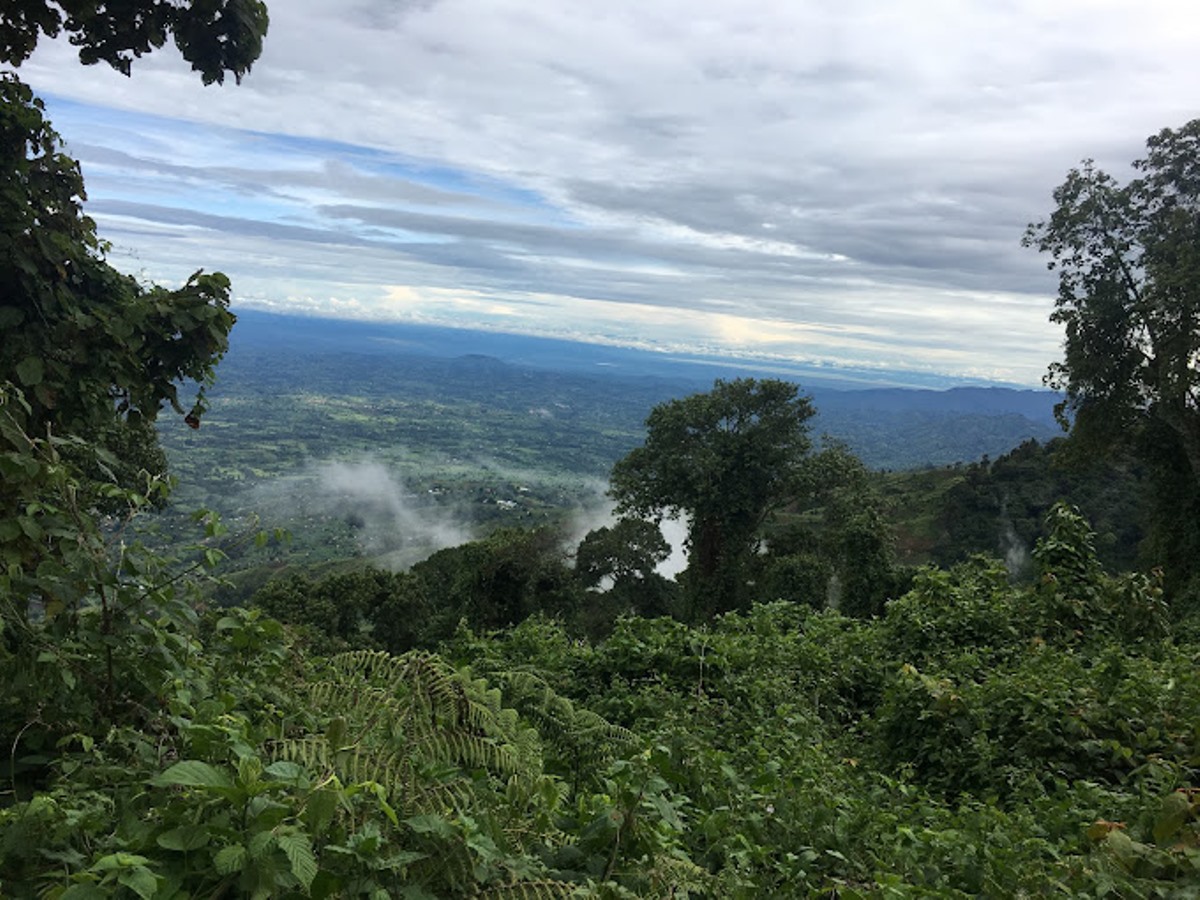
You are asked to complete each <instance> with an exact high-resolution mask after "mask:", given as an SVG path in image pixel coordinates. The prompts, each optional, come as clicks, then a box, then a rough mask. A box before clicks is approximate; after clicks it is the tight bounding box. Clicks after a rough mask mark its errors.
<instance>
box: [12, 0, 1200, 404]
mask: <svg viewBox="0 0 1200 900" xmlns="http://www.w3.org/2000/svg"><path fill="white" fill-rule="evenodd" d="M271 15H272V25H271V33H270V35H269V36H268V39H267V45H266V52H265V53H264V56H263V58H262V59H261V60H260V61H259V63H258V64H257V65H256V66H255V69H254V71H253V73H252V74H251V76H250V77H249V78H248V79H246V81H245V82H244V83H243V85H242V86H241V87H237V88H234V87H232V86H230V87H226V88H224V89H220V90H217V89H206V88H203V87H201V86H200V84H199V80H198V79H197V78H196V77H195V76H194V75H193V73H191V72H189V71H187V68H186V66H184V65H183V64H182V63H181V62H180V61H179V60H178V59H176V58H174V57H173V54H172V51H163V52H161V53H158V54H155V55H152V56H151V57H148V58H146V59H144V60H142V61H140V62H139V63H137V64H136V65H135V67H134V76H133V78H132V79H124V78H122V77H121V76H119V75H117V74H115V73H111V72H108V71H106V70H105V69H103V68H101V67H94V68H84V67H82V66H80V65H78V64H77V63H75V62H73V54H72V52H71V48H70V47H68V46H66V45H65V44H63V43H61V42H60V43H57V44H48V45H45V46H43V47H41V48H39V50H38V52H37V54H36V55H35V57H34V58H33V59H32V60H31V61H30V63H28V64H27V65H26V66H25V67H24V68H23V70H22V75H23V77H26V78H27V79H29V80H30V81H31V83H32V84H33V85H34V87H35V88H36V89H38V90H40V91H43V92H47V93H49V94H51V95H52V101H51V106H50V109H51V113H52V115H53V116H54V117H55V120H56V123H57V124H58V126H59V128H60V130H62V131H63V132H64V134H65V135H66V137H67V138H68V140H69V142H70V143H71V145H72V146H73V147H74V148H75V151H76V152H77V153H78V154H79V155H80V156H81V157H82V159H83V160H84V164H85V174H86V175H87V177H88V179H89V190H90V194H91V197H92V199H93V208H94V210H95V213H96V215H97V218H98V220H99V221H100V223H101V227H102V230H103V232H104V233H105V235H106V236H107V237H109V238H110V239H111V240H113V241H114V243H115V244H117V246H118V250H119V253H118V261H119V262H121V263H122V264H125V263H128V264H130V265H131V266H132V267H133V268H135V269H144V271H145V272H146V274H147V275H148V276H150V277H156V278H166V279H174V280H178V279H180V278H182V277H184V276H186V274H187V273H188V272H190V271H191V270H193V269H195V268H197V267H199V266H201V265H203V266H205V267H208V268H222V269H224V270H226V271H228V272H229V273H230V274H231V275H232V276H233V277H234V278H235V287H236V288H237V290H238V291H239V295H240V296H241V297H242V298H243V299H244V300H245V301H247V302H250V301H253V302H257V303H258V304H260V305H271V306H273V307H276V308H279V307H284V308H295V309H308V310H312V311H324V312H329V313H332V312H339V313H340V314H353V315H356V316H372V315H379V316H394V315H398V314H403V315H408V316H412V317H416V318H421V319H423V320H438V321H444V320H449V319H454V320H455V321H458V322H461V323H463V324H482V325H485V326H489V325H498V324H499V323H500V321H501V320H503V323H504V324H503V327H507V328H512V329H516V330H534V331H541V332H550V333H558V334H570V335H577V336H583V337H586V338H589V339H595V340H624V341H634V340H636V341H639V342H642V343H653V344H654V345H656V346H664V347H665V346H672V347H674V346H689V345H691V346H709V347H712V348H714V349H718V350H724V351H726V352H745V351H748V350H753V351H759V352H764V353H777V354H785V355H794V356H797V357H799V358H803V359H809V360H823V361H838V360H840V361H843V362H846V363H851V364H856V365H871V366H875V367H879V366H895V367H901V368H909V369H914V370H930V371H943V372H947V373H950V374H954V375H963V376H965V375H969V374H978V373H981V372H983V373H988V375H989V377H997V378H1002V379H1008V380H1018V381H1022V382H1027V383H1033V382H1036V381H1037V380H1038V378H1039V377H1040V374H1041V373H1042V372H1043V371H1044V370H1045V366H1046V364H1047V363H1048V362H1050V361H1051V360H1052V359H1053V358H1054V357H1055V356H1056V354H1057V344H1058V341H1059V335H1058V333H1057V332H1056V331H1055V329H1054V328H1053V327H1052V326H1050V325H1049V324H1048V322H1047V315H1048V313H1049V310H1050V308H1051V305H1052V293H1053V284H1052V282H1051V280H1050V276H1049V275H1048V274H1047V273H1046V272H1045V269H1044V267H1043V265H1042V261H1041V260H1039V259H1038V258H1037V257H1036V255H1034V254H1033V253H1031V252H1029V251H1025V250H1022V249H1021V248H1020V247H1019V240H1020V235H1021V232H1022V230H1023V227H1024V225H1025V223H1026V222H1028V221H1029V220H1031V219H1037V218H1039V217H1041V216H1043V215H1045V214H1046V213H1047V212H1048V211H1049V207H1050V203H1051V201H1050V192H1051V190H1052V189H1053V187H1054V186H1055V185H1056V184H1057V183H1058V182H1059V181H1061V179H1062V177H1063V175H1064V173H1065V171H1066V170H1067V168H1069V167H1070V166H1071V165H1073V164H1074V163H1076V162H1077V161H1078V160H1079V159H1080V158H1081V157H1084V156H1093V157H1095V158H1096V159H1097V160H1098V161H1100V163H1101V164H1102V165H1105V166H1108V167H1110V168H1113V169H1118V170H1120V171H1118V172H1117V174H1124V172H1125V171H1126V170H1125V169H1124V166H1126V165H1127V163H1128V162H1129V161H1130V160H1132V159H1133V158H1135V157H1136V156H1138V155H1139V154H1140V151H1141V148H1142V142H1143V140H1144V138H1145V137H1146V136H1147V135H1148V134H1150V133H1153V132H1155V131H1157V130H1158V129H1159V128H1161V127H1164V126H1171V125H1180V124H1182V123H1183V122H1184V121H1185V120H1186V119H1188V118H1189V117H1191V116H1192V115H1194V110H1195V107H1194V96H1193V90H1194V85H1195V84H1197V83H1200V55H1198V54H1196V53H1195V52H1194V48H1195V46H1196V45H1197V43H1200V18H1198V17H1196V16H1195V15H1194V13H1193V12H1192V11H1191V10H1190V8H1189V7H1188V6H1185V5H1184V4H1183V3H1179V2H1167V0H1150V2H1139V3H1133V2H1130V0H1106V2H1087V3H1083V2H1081V0H1079V2H1065V0H1059V2H1055V3H1053V4H1047V3H1034V2H1032V0H1010V2H999V3H992V4H980V3H975V2H968V0H937V2H934V0H931V2H926V3H921V4H879V3H877V2H866V0H847V2H842V3H839V4H836V5H834V6H831V5H829V4H826V3H818V2H816V0H811V2H764V3H760V4H757V5H755V6H752V7H747V6H746V5H745V4H736V3H733V2H729V0H692V2H688V3H684V2H682V0H654V2H650V3H647V2H644V0H640V2H635V0H612V2H609V3H604V4H580V3H576V2H566V0H558V2H555V0H545V2H540V3H536V4H530V3H526V2H518V0H489V2H486V3H479V2H474V0H471V2H469V0H436V2H435V0H426V2H396V0H391V2H387V0H373V2H368V0H360V2H356V3H354V4H346V3H342V2H339V0H275V2H274V3H272V4H271ZM404 292H408V293H407V294H405V293H404ZM401 296H404V297H407V298H408V299H407V300H406V301H405V302H403V303H401V302H399V301H398V300H397V298H398V297H401ZM291 298H295V299H294V300H293V299H291ZM335 300H336V302H335ZM293 304H294V305H293Z"/></svg>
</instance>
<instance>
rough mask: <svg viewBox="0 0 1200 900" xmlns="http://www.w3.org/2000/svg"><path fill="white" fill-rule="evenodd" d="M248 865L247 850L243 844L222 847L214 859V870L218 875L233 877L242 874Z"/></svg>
mask: <svg viewBox="0 0 1200 900" xmlns="http://www.w3.org/2000/svg"><path fill="white" fill-rule="evenodd" d="M245 864H246V848H245V847H243V846H242V845H241V844H230V845H229V846H228V847H222V848H221V849H220V850H218V851H217V855H216V856H214V857H213V868H215V869H216V870H217V874H218V875H232V874H233V873H234V872H240V871H241V870H242V867H243V866H244V865H245Z"/></svg>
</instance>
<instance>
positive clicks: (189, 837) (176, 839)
mask: <svg viewBox="0 0 1200 900" xmlns="http://www.w3.org/2000/svg"><path fill="white" fill-rule="evenodd" d="M208 839H209V834H208V829H207V828H204V827H202V826H200V825H180V826H179V827H178V828H172V829H171V830H170V831H164V832H163V833H162V834H160V835H159V836H158V839H157V843H158V846H160V847H163V848H165V849H167V850H180V851H187V850H196V849H198V848H200V847H203V846H204V845H205V844H207V843H208Z"/></svg>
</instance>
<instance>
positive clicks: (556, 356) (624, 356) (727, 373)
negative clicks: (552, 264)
mask: <svg viewBox="0 0 1200 900" xmlns="http://www.w3.org/2000/svg"><path fill="white" fill-rule="evenodd" d="M237 314H238V324H237V327H236V328H235V329H234V331H233V345H234V346H235V347H243V348H247V349H249V348H253V347H259V348H261V347H273V348H276V349H283V348H287V347H292V348H299V347H302V348H305V349H306V350H318V351H329V352H331V351H355V352H359V353H370V354H384V355H388V354H407V355H413V354H417V355H422V356H429V357H436V358H453V357H459V356H467V355H480V356H493V357H495V358H496V359H499V360H502V361H503V362H506V363H509V364H510V365H514V366H520V367H528V368H533V369H548V370H551V371H556V372H578V373H591V374H599V373H605V374H611V375H624V376H631V377H638V376H651V377H658V378H668V379H672V380H678V381H686V382H689V383H693V384H696V385H698V386H703V385H706V384H707V385H711V384H712V382H713V381H714V380H715V379H717V378H737V377H741V376H753V377H759V378H785V379H788V380H791V381H797V382H799V383H801V384H803V385H804V386H805V388H819V389H821V390H861V389H864V388H887V387H890V388H901V389H903V388H910V389H919V390H944V389H946V388H951V387H955V386H958V385H962V384H963V383H964V380H963V379H957V380H955V379H950V378H947V377H945V376H942V375H929V374H926V373H920V372H901V371H888V370H877V369H860V368H853V367H849V366H825V365H814V364H811V363H803V362H793V361H789V360H771V359H754V358H744V357H732V356H718V355H704V354H699V353H677V352H661V351H653V350H643V349H634V348H629V347H618V346H610V345H607V344H591V343H583V342H580V341H569V340H562V339H556V338H546V337H533V336H529V335H520V334H505V333H502V332H494V331H473V330H470V329H463V328H447V327H445V326H439V325H421V324H413V323H408V322H362V321H353V320H343V319H320V318H314V317H308V316H285V315H278V314H275V313H266V312H262V311H259V310H254V309H248V310H241V309H239V310H238V311H237ZM973 384H974V385H975V386H980V387H986V386H988V384H989V383H988V382H984V381H975V382H973Z"/></svg>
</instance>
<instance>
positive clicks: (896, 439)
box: [214, 311, 1061, 469]
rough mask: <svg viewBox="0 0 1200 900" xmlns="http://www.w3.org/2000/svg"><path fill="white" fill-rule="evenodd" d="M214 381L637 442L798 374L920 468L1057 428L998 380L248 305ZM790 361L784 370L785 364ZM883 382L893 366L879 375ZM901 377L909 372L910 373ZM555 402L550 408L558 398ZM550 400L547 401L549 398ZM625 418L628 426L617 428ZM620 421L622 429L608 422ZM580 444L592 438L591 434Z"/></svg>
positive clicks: (866, 449)
mask: <svg viewBox="0 0 1200 900" xmlns="http://www.w3.org/2000/svg"><path fill="white" fill-rule="evenodd" d="M238 315H239V321H238V324H237V327H236V328H235V329H234V331H233V337H232V341H231V348H230V353H229V357H228V358H227V360H226V361H225V363H224V364H223V365H222V367H221V368H220V369H219V372H218V378H219V381H218V390H217V392H216V394H214V396H217V395H219V394H220V393H221V391H222V389H228V390H233V391H234V392H235V393H238V392H246V391H250V392H253V391H254V390H259V391H267V392H280V391H284V392H291V391H293V390H308V391H312V392H315V393H319V394H324V395H329V396H332V395H335V394H337V393H339V392H341V393H345V394H348V395H349V394H354V395H358V396H372V395H375V396H407V397H409V398H418V397H420V398H426V399H430V400H433V399H439V398H444V399H445V400H447V401H448V402H450V401H462V400H464V399H466V398H471V399H472V400H473V401H474V402H476V403H486V404H487V405H488V406H491V407H496V408H501V407H503V408H511V409H514V410H523V409H527V408H528V409H537V408H542V407H546V406H547V402H548V398H550V399H552V400H554V401H555V402H557V403H558V406H557V407H554V408H555V409H557V410H559V412H558V415H559V416H561V415H562V410H565V409H567V408H571V409H573V410H574V413H573V415H575V416H576V417H577V418H576V420H575V421H576V425H577V426H578V428H580V429H581V432H586V431H587V430H588V429H589V428H591V427H600V426H598V425H597V423H600V422H603V423H604V425H603V426H602V427H603V428H604V429H606V433H608V434H609V435H610V436H612V435H615V434H617V433H624V434H627V435H629V439H630V440H632V441H636V440H638V436H637V435H638V432H639V430H640V425H641V422H642V420H644V418H645V416H646V414H647V413H648V412H649V410H650V408H651V407H652V406H653V405H654V404H655V403H658V402H661V401H663V400H667V399H671V398H674V397H681V396H686V395H687V394H690V393H695V392H697V391H703V390H707V389H708V388H709V387H711V385H712V383H713V381H714V379H716V378H735V377H740V376H752V377H759V378H763V377H774V378H785V379H788V380H793V381H797V382H799V383H800V384H801V386H802V389H803V390H804V391H805V392H806V393H808V394H810V395H811V396H812V397H813V400H814V403H815V405H816V407H817V410H818V417H817V420H816V422H815V423H814V424H815V429H814V430H815V432H816V433H817V434H821V433H827V434H829V435H830V436H832V437H835V438H837V439H840V440H842V441H845V442H846V443H847V444H848V445H849V446H850V447H851V449H852V450H854V451H855V452H856V453H858V454H859V455H860V456H861V457H862V459H863V461H864V462H866V463H867V464H868V465H870V466H873V467H876V468H892V469H899V468H913V467H921V466H927V465H944V464H948V463H953V462H959V461H963V462H967V461H973V460H976V459H978V458H980V457H981V456H982V455H984V454H989V455H993V456H994V455H999V454H1002V453H1004V452H1006V451H1008V450H1010V449H1012V448H1013V447H1015V446H1017V445H1018V444H1020V443H1021V442H1022V441H1025V440H1027V439H1029V438H1037V439H1039V440H1047V439H1049V438H1052V437H1054V436H1056V435H1058V434H1060V433H1061V432H1060V431H1059V428H1058V426H1057V425H1056V424H1055V421H1054V414H1053V410H1054V405H1055V403H1056V402H1057V400H1058V396H1057V395H1056V394H1054V393H1052V392H1049V391H1040V390H1026V389H1017V388H1011V387H997V386H983V385H970V386H961V385H960V386H953V387H943V388H942V389H930V388H913V387H897V386H894V385H890V386H882V387H881V386H874V387H866V388H864V387H862V386H861V385H859V384H856V382H855V380H854V379H855V378H857V377H866V376H865V375H862V373H857V374H856V373H854V372H850V371H842V370H837V371H836V372H833V371H822V370H818V369H817V368H816V367H806V366H801V365H796V366H791V367H789V366H776V365H770V366H768V367H765V368H764V367H762V366H766V364H765V363H764V364H762V366H759V367H755V365H754V364H752V363H751V362H750V361H747V360H727V359H717V358H703V357H686V358H683V357H673V356H669V355H666V354H662V353H654V352H650V351H645V350H631V349H627V348H621V347H608V346H602V345H594V344H584V343H573V342H570V341H561V340H552V339H548V338H534V337H526V336H520V335H508V334H498V333H493V332H482V331H468V330H463V329H455V328H445V327H437V326H426V325H412V324H388V323H375V322H354V321H339V320H330V319H314V318H305V317H299V316H278V315H272V314H267V313H262V312H256V311H242V312H239V314H238ZM780 369H783V371H780ZM869 374H870V377H871V378H875V379H882V378H886V377H888V373H878V372H874V373H869ZM893 374H895V377H896V378H898V379H899V378H904V377H907V376H904V375H903V374H896V373H893ZM551 406H553V404H551ZM547 408H550V407H547ZM617 423H619V424H617ZM613 428H616V431H615V432H614V431H613V430H612V429H613ZM580 438H581V439H582V440H585V441H587V440H590V438H589V436H588V435H587V434H586V433H581V435H580Z"/></svg>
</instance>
